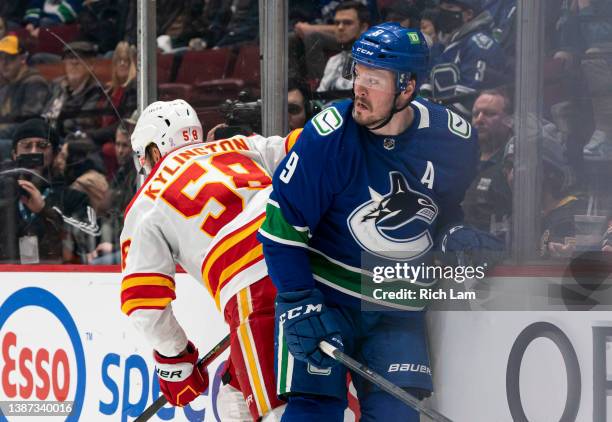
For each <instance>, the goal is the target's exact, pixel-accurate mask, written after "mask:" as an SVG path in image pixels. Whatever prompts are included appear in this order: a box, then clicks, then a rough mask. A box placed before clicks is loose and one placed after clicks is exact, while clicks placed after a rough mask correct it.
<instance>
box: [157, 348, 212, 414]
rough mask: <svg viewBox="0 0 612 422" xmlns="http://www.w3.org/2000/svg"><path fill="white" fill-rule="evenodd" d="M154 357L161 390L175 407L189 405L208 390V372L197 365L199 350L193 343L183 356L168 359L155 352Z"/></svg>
mask: <svg viewBox="0 0 612 422" xmlns="http://www.w3.org/2000/svg"><path fill="white" fill-rule="evenodd" d="M153 357H154V358H155V362H156V364H155V372H156V373H157V378H158V379H159V388H160V389H161V391H162V393H164V396H166V398H167V399H168V402H169V403H172V404H173V405H174V406H185V405H187V404H189V403H190V402H191V401H192V400H193V399H195V398H196V397H198V396H199V395H200V394H201V393H202V392H204V390H206V388H208V371H206V368H201V367H199V366H198V365H197V361H198V349H196V347H195V346H194V345H193V343H192V342H189V343H187V350H186V351H185V353H184V354H183V355H180V356H176V357H172V358H167V357H165V356H162V355H160V354H159V353H157V352H156V351H154V352H153Z"/></svg>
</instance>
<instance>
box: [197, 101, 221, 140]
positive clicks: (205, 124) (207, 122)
mask: <svg viewBox="0 0 612 422" xmlns="http://www.w3.org/2000/svg"><path fill="white" fill-rule="evenodd" d="M196 113H197V114H198V118H199V119H200V122H201V123H202V129H203V130H204V136H206V134H207V133H208V131H209V130H210V129H212V128H213V127H214V126H216V125H218V124H219V123H223V122H225V116H224V115H223V113H222V112H221V110H220V109H219V107H199V108H196Z"/></svg>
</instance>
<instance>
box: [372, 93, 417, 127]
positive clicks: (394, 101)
mask: <svg viewBox="0 0 612 422" xmlns="http://www.w3.org/2000/svg"><path fill="white" fill-rule="evenodd" d="M400 94H401V92H400V91H398V92H396V93H395V96H394V97H393V107H391V111H390V112H389V114H388V115H387V117H385V119H384V120H383V121H382V123H380V124H378V125H376V126H375V127H370V126H366V127H367V128H368V129H369V130H377V129H380V128H382V127H385V126H386V125H387V124H388V123H389V122H390V121H391V119H392V118H393V116H394V115H395V113H399V112H400V111H402V110H405V109H406V107H408V106H409V105H410V101H409V102H407V103H406V105H404V106H403V107H400V108H397V107H396V106H395V103H396V102H397V98H398V97H399V96H400Z"/></svg>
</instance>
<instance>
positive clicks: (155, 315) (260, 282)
mask: <svg viewBox="0 0 612 422" xmlns="http://www.w3.org/2000/svg"><path fill="white" fill-rule="evenodd" d="M298 135H299V131H294V132H292V133H290V134H289V136H287V138H281V137H278V136H273V137H269V138H264V137H262V136H258V135H256V136H251V137H241V136H236V137H233V138H230V139H225V140H220V141H215V142H209V143H202V142H201V141H202V140H203V137H202V127H201V124H200V122H199V120H198V118H197V116H196V113H195V111H194V110H193V108H192V107H191V106H190V105H189V104H187V103H186V102H185V101H183V100H175V101H171V102H162V101H159V102H155V103H153V104H151V105H149V106H148V107H147V108H146V109H145V110H144V111H143V113H142V115H141V116H140V118H139V119H138V123H137V125H136V128H135V130H134V134H133V135H132V148H133V150H134V152H135V164H136V167H137V169H138V170H139V171H143V172H144V173H145V174H148V178H147V180H146V181H145V183H144V184H143V186H142V187H141V189H140V190H139V191H138V193H137V194H136V195H135V197H134V199H133V200H132V202H131V203H130V205H128V207H127V209H126V211H125V215H126V217H125V225H124V229H123V232H122V233H121V255H122V259H121V266H122V272H123V281H122V286H121V308H122V311H123V312H124V313H125V314H126V315H128V316H129V318H130V319H131V320H132V322H133V323H134V324H135V326H136V327H137V328H138V329H139V330H140V331H141V332H142V333H144V335H145V336H146V338H147V339H148V341H149V342H150V344H151V345H152V346H153V348H154V358H155V361H156V372H157V375H158V378H159V384H160V388H161V390H162V392H163V394H164V395H165V396H166V398H167V399H168V401H169V402H170V403H172V404H173V405H175V406H184V405H186V404H188V403H189V402H191V401H192V400H193V399H195V398H196V397H197V396H198V395H200V394H201V393H202V392H203V391H204V390H205V389H206V388H207V386H208V373H207V371H206V368H202V367H198V366H197V364H196V362H197V359H198V350H197V349H196V348H195V346H194V345H193V343H192V342H190V341H189V340H188V336H187V334H186V333H185V331H184V330H183V329H182V328H181V326H180V324H179V322H178V321H177V320H176V318H175V316H174V314H173V311H172V304H171V302H172V301H173V300H174V299H175V284H174V274H175V266H176V263H179V264H180V265H181V266H182V267H183V268H184V269H185V270H186V271H187V272H188V273H189V274H190V275H191V276H193V277H194V278H195V279H197V280H200V281H201V282H202V283H203V284H204V285H205V286H206V289H207V290H208V291H209V293H210V294H211V295H212V297H213V298H214V300H215V302H216V304H217V307H218V308H219V310H220V311H221V312H223V315H224V318H225V321H226V322H227V323H228V324H229V327H230V333H231V345H230V358H229V360H228V366H227V368H226V373H225V375H224V377H223V378H224V381H228V383H229V386H225V387H224V388H222V393H220V397H227V396H228V392H229V391H233V392H234V393H233V394H234V396H235V395H236V394H238V393H237V390H240V391H241V393H242V396H243V397H244V398H243V399H242V397H241V399H242V400H241V401H242V403H243V404H242V406H243V409H244V410H246V406H247V405H248V410H249V411H250V417H249V412H246V411H243V412H242V415H229V414H223V415H222V417H221V418H222V420H223V421H226V420H227V421H229V420H244V419H245V417H244V416H245V415H244V414H245V413H246V418H247V419H251V418H252V419H253V420H260V419H261V418H262V417H263V418H264V419H263V420H274V418H275V414H278V413H280V411H281V408H279V406H281V405H282V404H283V403H282V402H281V401H280V400H279V399H278V398H277V397H276V395H275V382H274V362H273V353H270V350H271V349H272V347H273V344H274V340H273V335H274V297H275V289H274V286H273V284H272V282H271V281H270V279H269V277H268V275H267V268H266V264H265V261H264V259H263V251H262V246H261V244H260V243H259V242H258V241H257V239H256V234H257V230H258V229H259V226H260V225H261V223H262V221H263V220H264V210H265V205H266V202H267V200H268V196H269V193H270V191H271V183H272V180H271V175H272V174H273V172H274V170H275V168H276V166H277V165H278V163H279V162H280V161H281V160H282V159H283V158H284V157H285V155H286V152H287V150H288V149H289V148H290V147H291V145H292V143H293V142H295V140H296V139H297V137H298ZM230 386H231V387H230ZM232 387H233V388H235V389H236V390H233V389H232ZM229 395H231V394H229ZM220 400H221V401H223V399H221V398H220ZM223 408H224V406H223V403H220V412H221V413H223V411H224V410H223ZM273 409H276V410H275V411H274V410H273Z"/></svg>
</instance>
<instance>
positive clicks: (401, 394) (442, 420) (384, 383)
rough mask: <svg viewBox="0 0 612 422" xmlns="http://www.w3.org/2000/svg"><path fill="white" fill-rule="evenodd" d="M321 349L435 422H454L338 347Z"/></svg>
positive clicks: (325, 344)
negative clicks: (425, 405)
mask: <svg viewBox="0 0 612 422" xmlns="http://www.w3.org/2000/svg"><path fill="white" fill-rule="evenodd" d="M319 347H320V348H321V350H322V351H323V353H325V354H326V355H328V356H330V357H332V358H334V359H336V360H337V361H338V362H340V363H341V364H343V365H344V366H346V367H347V368H349V369H350V370H352V371H355V372H356V373H358V374H359V375H361V376H362V377H364V378H365V379H367V380H368V381H370V382H371V383H372V384H374V385H376V386H377V387H379V388H381V389H382V390H384V391H386V392H387V393H389V394H391V395H392V396H393V397H395V398H396V399H398V400H400V401H401V402H402V403H404V404H407V405H408V406H410V407H412V408H413V409H415V410H418V411H419V412H420V413H422V414H424V415H425V416H429V417H430V418H431V419H433V420H434V421H435V422H452V420H450V419H449V418H447V417H446V416H444V415H442V414H440V413H438V412H436V411H435V410H432V409H428V408H426V407H424V406H423V405H422V404H421V402H420V401H419V400H418V399H417V398H416V397H414V396H413V395H412V394H410V393H409V392H407V391H405V390H403V389H402V388H400V387H398V386H397V385H395V384H393V383H392V382H390V381H388V380H387V379H385V378H383V377H382V375H380V374H377V373H376V372H374V371H372V370H371V369H370V368H368V367H367V366H365V365H364V364H362V363H359V362H357V361H356V360H355V359H353V358H352V357H350V356H349V355H347V354H346V353H343V352H342V351H340V350H338V349H337V348H336V347H334V346H332V345H331V344H329V343H328V342H326V341H322V342H320V343H319Z"/></svg>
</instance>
